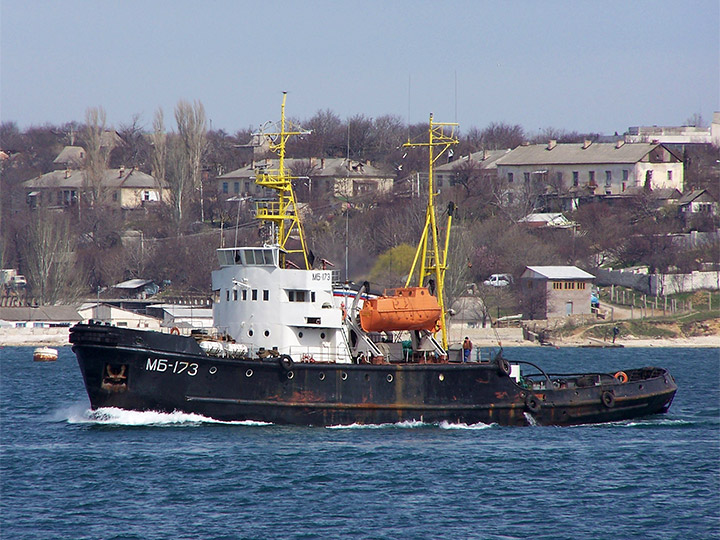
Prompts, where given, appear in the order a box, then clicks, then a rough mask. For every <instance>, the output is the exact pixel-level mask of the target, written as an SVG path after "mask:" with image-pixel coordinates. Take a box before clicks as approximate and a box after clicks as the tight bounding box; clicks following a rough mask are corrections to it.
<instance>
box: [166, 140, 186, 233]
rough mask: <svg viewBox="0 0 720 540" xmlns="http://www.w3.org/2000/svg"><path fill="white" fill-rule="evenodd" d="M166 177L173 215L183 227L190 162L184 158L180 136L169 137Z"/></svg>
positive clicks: (177, 225) (178, 224)
mask: <svg viewBox="0 0 720 540" xmlns="http://www.w3.org/2000/svg"><path fill="white" fill-rule="evenodd" d="M167 142H168V145H167V169H166V173H165V174H166V179H167V181H168V183H169V184H170V191H171V199H172V206H173V217H174V221H175V225H176V227H177V228H178V229H180V228H181V227H182V224H183V220H184V218H185V213H186V212H185V206H186V204H187V202H186V200H185V199H186V195H187V191H188V190H189V189H190V173H189V164H188V162H187V160H185V159H184V157H185V152H184V148H183V143H182V141H181V140H180V139H179V137H177V136H174V137H170V138H169V139H168V141H167Z"/></svg>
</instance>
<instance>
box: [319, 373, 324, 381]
mask: <svg viewBox="0 0 720 540" xmlns="http://www.w3.org/2000/svg"><path fill="white" fill-rule="evenodd" d="M319 377H320V380H321V381H324V380H325V374H324V373H322V372H320V375H319Z"/></svg>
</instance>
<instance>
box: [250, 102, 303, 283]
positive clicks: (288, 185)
mask: <svg viewBox="0 0 720 540" xmlns="http://www.w3.org/2000/svg"><path fill="white" fill-rule="evenodd" d="M286 98H287V92H283V99H282V107H281V110H280V132H279V133H261V135H264V136H267V137H269V138H270V140H274V142H271V143H270V150H272V151H273V152H276V153H277V154H278V157H279V163H278V168H277V169H271V170H266V171H262V172H259V173H258V175H257V176H256V178H255V183H256V184H257V185H259V186H262V187H266V188H270V189H274V190H275V191H277V197H278V200H277V201H276V202H269V203H256V207H255V217H257V218H258V219H262V220H264V221H269V222H271V223H273V224H274V225H275V226H276V227H277V243H278V245H279V246H280V249H281V251H280V266H281V267H284V266H285V256H286V254H290V253H302V256H303V260H304V262H305V269H307V270H310V263H309V262H308V255H307V249H306V246H305V234H304V233H303V230H302V224H301V223H300V216H299V215H298V209H297V202H296V200H295V193H294V191H293V188H292V180H294V179H297V177H295V176H288V175H287V174H286V173H285V144H286V143H287V141H288V139H289V138H290V137H292V136H295V135H308V134H309V133H310V132H309V131H285V99H286ZM293 231H297V235H298V236H299V237H300V249H288V248H287V247H285V245H286V244H287V242H288V240H289V239H290V235H291V234H292V232H293Z"/></svg>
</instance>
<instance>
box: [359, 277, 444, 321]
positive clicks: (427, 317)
mask: <svg viewBox="0 0 720 540" xmlns="http://www.w3.org/2000/svg"><path fill="white" fill-rule="evenodd" d="M441 314H442V311H441V310H440V304H438V301H437V298H435V297H434V296H433V295H432V294H430V291H429V290H428V289H427V288H426V287H402V288H398V289H386V290H385V292H384V293H383V295H382V296H379V297H377V298H370V299H368V300H365V303H364V304H363V307H362V309H361V310H360V325H361V326H362V329H363V330H364V331H365V332H384V331H399V330H429V331H435V330H437V325H438V320H439V319H440V315H441Z"/></svg>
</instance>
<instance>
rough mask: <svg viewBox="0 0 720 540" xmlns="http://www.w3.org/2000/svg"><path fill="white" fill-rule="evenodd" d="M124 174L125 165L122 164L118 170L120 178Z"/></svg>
mask: <svg viewBox="0 0 720 540" xmlns="http://www.w3.org/2000/svg"><path fill="white" fill-rule="evenodd" d="M123 174H125V165H120V170H119V171H118V178H122V177H123Z"/></svg>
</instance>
